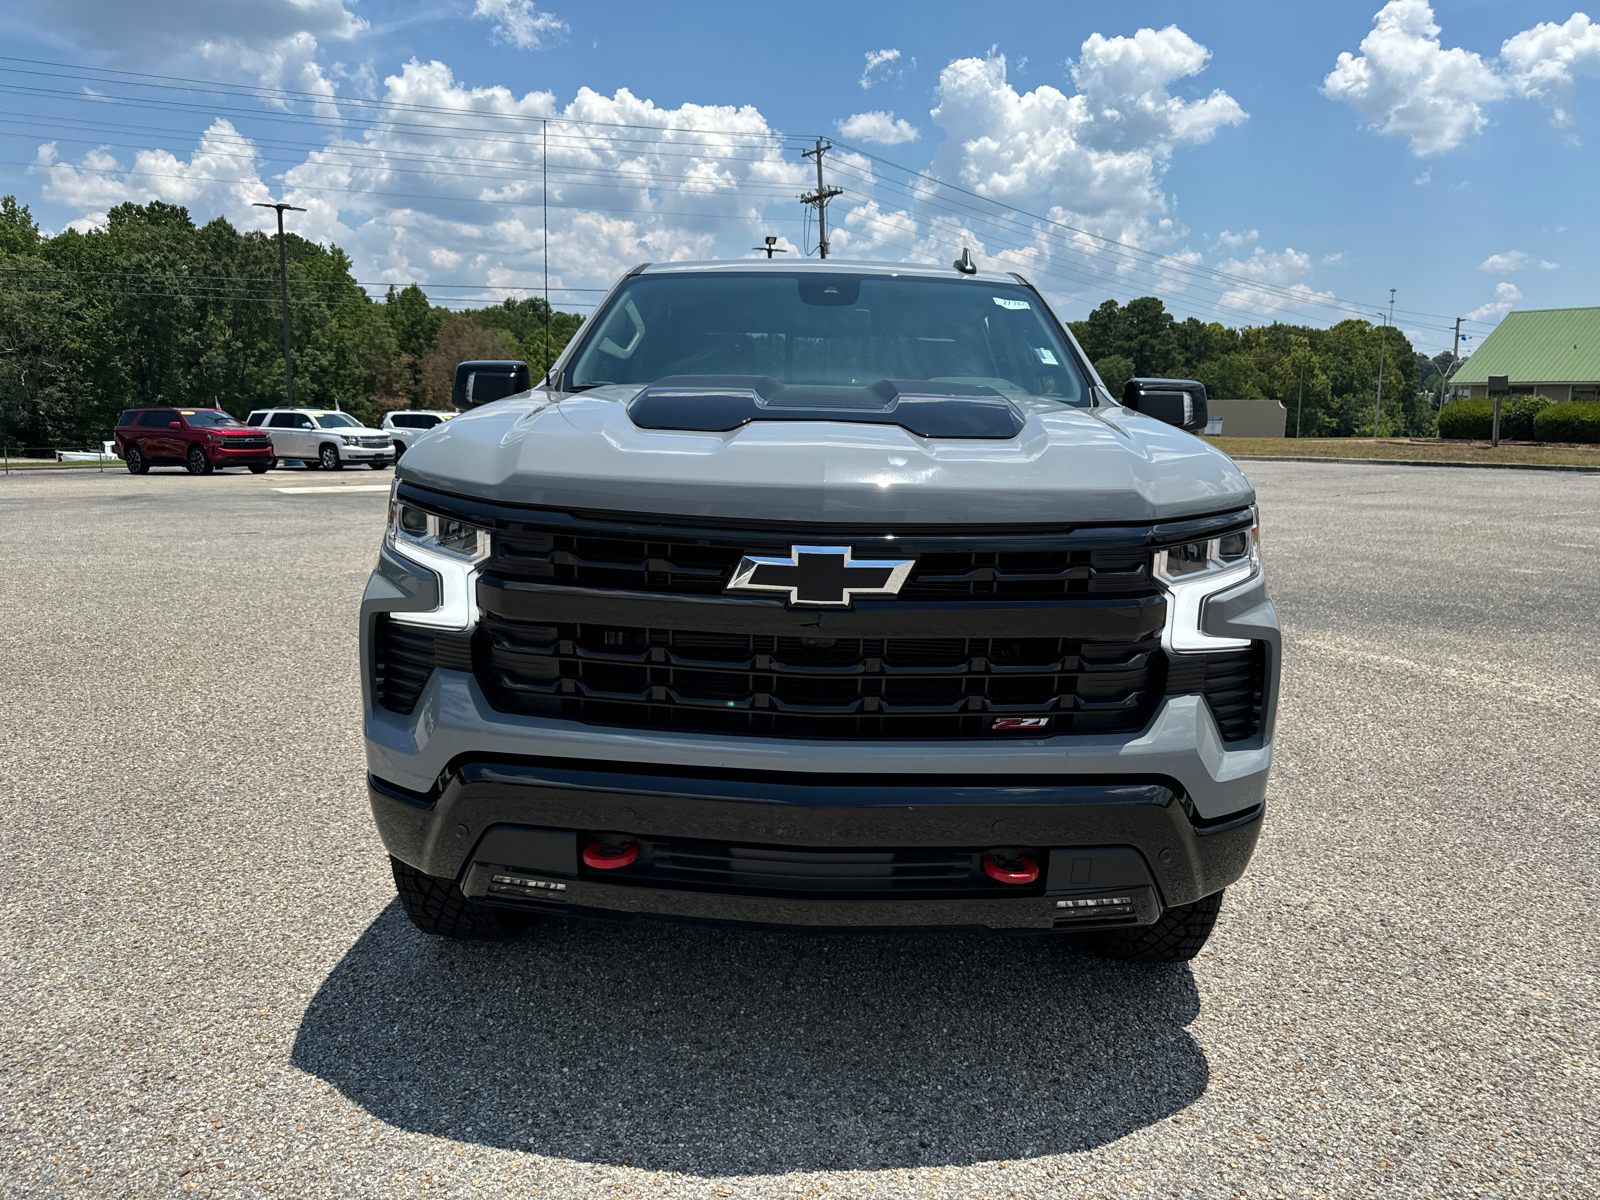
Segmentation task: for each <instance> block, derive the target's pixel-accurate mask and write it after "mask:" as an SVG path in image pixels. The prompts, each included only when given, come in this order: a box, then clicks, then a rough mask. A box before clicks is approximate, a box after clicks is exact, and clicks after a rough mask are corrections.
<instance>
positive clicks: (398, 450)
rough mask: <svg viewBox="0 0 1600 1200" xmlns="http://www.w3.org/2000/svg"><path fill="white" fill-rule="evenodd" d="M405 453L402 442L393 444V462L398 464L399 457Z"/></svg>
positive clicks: (404, 445) (404, 446)
mask: <svg viewBox="0 0 1600 1200" xmlns="http://www.w3.org/2000/svg"><path fill="white" fill-rule="evenodd" d="M405 452H406V444H405V443H404V442H396V443H395V444H394V460H395V462H399V461H400V459H401V457H402V456H403V455H404V454H405Z"/></svg>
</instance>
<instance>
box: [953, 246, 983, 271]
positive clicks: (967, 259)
mask: <svg viewBox="0 0 1600 1200" xmlns="http://www.w3.org/2000/svg"><path fill="white" fill-rule="evenodd" d="M950 265H951V266H952V267H954V268H955V269H956V270H958V271H960V272H961V273H962V274H963V275H976V274H977V273H978V264H977V263H975V262H973V261H972V251H971V250H969V249H967V248H966V247H965V246H963V247H961V257H960V258H958V259H956V260H955V262H953V263H951V264H950Z"/></svg>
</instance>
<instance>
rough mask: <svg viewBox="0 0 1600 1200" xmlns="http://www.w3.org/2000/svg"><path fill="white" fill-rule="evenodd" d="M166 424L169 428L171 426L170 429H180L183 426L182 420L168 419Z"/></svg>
mask: <svg viewBox="0 0 1600 1200" xmlns="http://www.w3.org/2000/svg"><path fill="white" fill-rule="evenodd" d="M167 425H168V427H169V428H172V429H182V428H183V422H182V421H168V422H167Z"/></svg>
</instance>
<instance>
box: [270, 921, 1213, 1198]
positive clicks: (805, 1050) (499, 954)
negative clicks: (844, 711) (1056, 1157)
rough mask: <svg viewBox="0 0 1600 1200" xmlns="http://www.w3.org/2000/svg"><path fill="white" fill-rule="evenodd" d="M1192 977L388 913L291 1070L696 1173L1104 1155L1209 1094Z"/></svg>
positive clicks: (454, 1131)
mask: <svg viewBox="0 0 1600 1200" xmlns="http://www.w3.org/2000/svg"><path fill="white" fill-rule="evenodd" d="M1198 1012H1199V996H1198V994H1197V992H1196V990H1195V984H1194V978H1193V976H1192V975H1191V973H1190V971H1189V969H1188V967H1187V966H1176V967H1174V966H1155V967H1149V966H1147V967H1133V966H1127V965H1123V964H1118V963H1107V962H1102V961H1099V960H1097V959H1093V958H1088V957H1085V956H1083V955H1080V954H1078V953H1076V952H1075V951H1071V950H1066V949H1063V948H1061V947H1060V946H1059V945H1057V944H1056V943H1055V941H1054V939H1052V938H1048V937H1017V936H1002V935H989V934H984V933H981V932H954V933H942V932H922V931H918V932H913V933H906V934H892V935H891V934H803V933H787V932H768V931H763V930H752V929H737V928H735V929H729V928H705V927H694V926H685V925H670V924H665V923H658V922H651V923H644V922H638V923H631V924H610V923H602V922H591V921H579V920H575V921H570V922H569V921H564V920H554V921H550V922H547V923H546V924H543V925H540V926H537V927H535V928H534V929H533V930H532V931H530V932H529V933H527V934H525V935H524V936H523V937H522V938H521V939H519V940H517V941H514V942H502V943H449V942H443V941H438V940H435V939H431V938H428V937H425V936H424V935H422V934H420V933H418V932H417V931H416V930H415V929H413V928H412V926H411V925H410V923H409V922H408V921H407V920H406V918H405V915H404V913H402V911H401V910H400V907H399V905H398V904H397V903H396V904H391V905H390V906H389V907H388V908H387V909H386V910H384V912H383V913H382V914H381V915H380V916H379V917H378V919H377V920H376V921H374V922H373V924H372V925H371V926H370V927H369V928H368V929H367V930H366V932H365V933H363V935H362V936H361V938H360V939H359V940H358V941H357V942H356V944H355V945H354V946H352V947H351V949H350V951H349V953H348V954H346V956H345V957H344V959H343V960H342V961H341V962H340V963H339V964H338V966H337V967H335V968H334V970H333V972H332V973H331V974H330V975H329V976H328V978H327V981H326V982H325V983H324V984H323V986H322V987H321V989H320V990H319V991H318V993H317V995H316V996H315V997H314V998H313V999H312V1001H311V1004H310V1006H309V1007H308V1009H307V1011H306V1014H305V1017H304V1019H303V1020H302V1023H301V1026H300V1030H299V1034H298V1036H297V1037H296V1039H295V1045H294V1051H293V1062H294V1065H295V1066H297V1067H299V1068H300V1069H301V1070H303V1071H307V1072H309V1073H311V1074H313V1075H315V1076H317V1077H318V1078H320V1079H323V1080H325V1081H326V1082H328V1083H329V1084H332V1085H333V1086H334V1087H336V1088H338V1089H339V1090H340V1091H342V1092H343V1093H344V1094H345V1095H347V1096H348V1097H349V1098H350V1099H352V1100H354V1101H355V1102H356V1103H358V1104H360V1105H361V1106H362V1107H363V1108H365V1109H366V1110H367V1111H369V1112H370V1113H372V1114H373V1116H375V1117H377V1118H379V1119H381V1120H384V1121H387V1122H389V1123H390V1124H392V1125H395V1126H397V1127H399V1128H402V1129H407V1130H413V1131H416V1132H420V1133H426V1134H431V1135H437V1136H442V1137H449V1138H453V1139H457V1140H460V1141H465V1142H472V1143H479V1144H482V1145H486V1146H496V1147H501V1148H505V1149H512V1150H518V1151H522V1152H524V1153H534V1154H541V1155H551V1156H559V1157H564V1158H573V1159H579V1160H582V1161H587V1162H604V1163H614V1164H626V1165H631V1166H634V1167H641V1168H648V1169H657V1170H673V1171H683V1172H690V1173H696V1174H700V1173H716V1174H765V1173H779V1172H786V1171H792V1170H824V1169H834V1170H849V1169H878V1168H893V1167H911V1166H935V1165H947V1164H965V1163H970V1162H974V1161H984V1160H996V1159H999V1160H1009V1159H1020V1158H1027V1157H1033V1156H1036V1155H1045V1154H1057V1153H1062V1152H1066V1151H1074V1150H1084V1149H1091V1148H1093V1147H1096V1146H1101V1145H1104V1144H1106V1143H1108V1142H1111V1141H1114V1140H1115V1139H1117V1138H1119V1137H1122V1136H1123V1135H1125V1134H1127V1133H1130V1132H1132V1131H1133V1130H1136V1129H1139V1128H1141V1127H1143V1126H1146V1125H1149V1124H1151V1123H1152V1122H1155V1121H1158V1120H1160V1119H1162V1118H1163V1117H1166V1116H1170V1115H1171V1114H1173V1113H1175V1112H1178V1111H1179V1110H1181V1109H1183V1108H1184V1107H1186V1106H1188V1105H1190V1104H1192V1103H1194V1101H1195V1100H1196V1099H1197V1098H1198V1097H1199V1096H1200V1095H1201V1094H1202V1093H1203V1092H1204V1091H1205V1088H1206V1085H1207V1082H1208V1080H1209V1077H1210V1071H1209V1067H1208V1064H1207V1062H1206V1058H1205V1055H1204V1053H1203V1052H1202V1051H1201V1049H1200V1047H1199V1046H1198V1045H1197V1044H1196V1043H1195V1041H1194V1039H1193V1038H1191V1037H1190V1036H1189V1033H1188V1031H1187V1029H1186V1028H1185V1026H1187V1025H1188V1024H1189V1022H1190V1021H1192V1020H1193V1019H1194V1018H1195V1016H1196V1015H1197V1014H1198Z"/></svg>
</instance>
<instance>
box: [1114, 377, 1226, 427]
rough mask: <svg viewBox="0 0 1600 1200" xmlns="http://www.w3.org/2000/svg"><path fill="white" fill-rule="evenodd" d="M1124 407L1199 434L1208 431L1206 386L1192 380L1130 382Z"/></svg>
mask: <svg viewBox="0 0 1600 1200" xmlns="http://www.w3.org/2000/svg"><path fill="white" fill-rule="evenodd" d="M1122 406H1123V407H1124V408H1131V409H1133V411H1134V412H1137V413H1143V414H1144V415H1145V416H1147V417H1154V418H1155V419H1156V420H1158V421H1165V422H1166V423H1167V424H1168V425H1176V426H1177V427H1178V428H1179V429H1187V430H1188V431H1189V432H1190V433H1199V432H1200V431H1201V430H1203V429H1204V428H1205V427H1206V385H1205V384H1203V383H1200V382H1198V381H1197V380H1193V379H1130V380H1128V383H1127V386H1125V387H1124V388H1123V389H1122Z"/></svg>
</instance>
